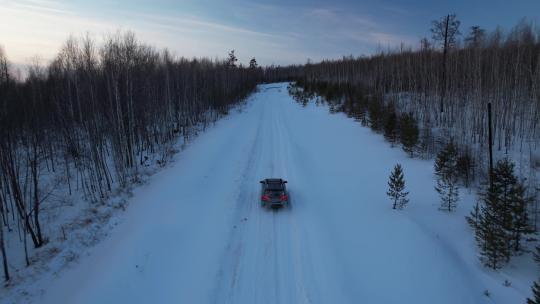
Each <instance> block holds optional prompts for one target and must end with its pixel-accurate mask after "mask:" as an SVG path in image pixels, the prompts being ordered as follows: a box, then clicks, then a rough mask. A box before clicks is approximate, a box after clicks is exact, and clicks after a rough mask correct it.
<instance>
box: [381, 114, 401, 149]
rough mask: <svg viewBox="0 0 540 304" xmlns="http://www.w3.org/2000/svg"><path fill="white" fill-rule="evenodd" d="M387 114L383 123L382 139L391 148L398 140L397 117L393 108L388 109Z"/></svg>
mask: <svg viewBox="0 0 540 304" xmlns="http://www.w3.org/2000/svg"><path fill="white" fill-rule="evenodd" d="M388 110H389V112H390V113H389V114H388V115H387V116H386V119H385V121H384V138H386V140H387V141H389V142H390V143H391V144H392V146H394V143H396V141H397V140H398V138H399V136H398V126H397V115H396V111H395V110H394V108H393V107H389V108H388Z"/></svg>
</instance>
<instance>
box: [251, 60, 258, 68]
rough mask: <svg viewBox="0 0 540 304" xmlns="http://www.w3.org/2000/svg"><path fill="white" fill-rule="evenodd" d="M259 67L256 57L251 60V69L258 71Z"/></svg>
mask: <svg viewBox="0 0 540 304" xmlns="http://www.w3.org/2000/svg"><path fill="white" fill-rule="evenodd" d="M257 67H258V65H257V60H256V59H255V57H253V58H251V60H250V61H249V68H250V69H256V68H257Z"/></svg>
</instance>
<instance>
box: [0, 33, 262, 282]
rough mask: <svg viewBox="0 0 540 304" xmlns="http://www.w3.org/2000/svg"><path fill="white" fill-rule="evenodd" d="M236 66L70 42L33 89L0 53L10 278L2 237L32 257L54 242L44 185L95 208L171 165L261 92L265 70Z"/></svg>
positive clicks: (132, 46) (109, 42) (2, 229)
mask: <svg viewBox="0 0 540 304" xmlns="http://www.w3.org/2000/svg"><path fill="white" fill-rule="evenodd" d="M231 60H232V61H231ZM253 60H255V59H253ZM235 62H236V57H235V55H234V51H233V52H231V54H229V58H228V59H226V60H223V61H220V60H210V59H205V58H200V59H186V58H180V57H176V56H174V55H172V54H171V53H170V52H169V51H167V50H156V49H154V48H153V47H151V46H149V45H146V44H144V43H141V42H139V41H137V39H136V38H135V35H134V34H133V33H130V32H127V33H117V34H115V35H110V36H109V37H108V38H106V39H105V40H104V42H103V43H100V45H99V46H98V44H97V43H96V42H95V41H94V40H93V39H91V38H89V37H88V36H86V37H82V38H80V39H76V38H70V39H69V40H67V42H66V43H65V44H64V46H63V47H62V49H61V50H60V52H59V53H58V55H57V56H56V58H55V59H54V60H53V61H52V62H51V63H50V64H49V65H48V66H46V67H42V66H39V65H33V66H32V67H31V68H30V70H29V73H28V77H27V79H26V80H24V81H15V78H14V77H13V76H12V75H11V74H10V71H9V62H8V58H7V57H6V55H5V54H4V53H3V52H2V51H1V50H0V138H1V140H0V249H1V253H2V256H3V262H4V264H3V265H4V267H3V268H4V271H5V273H4V276H5V278H6V279H9V273H8V269H7V262H6V260H7V257H6V251H5V248H4V236H5V233H7V232H10V231H14V233H18V234H19V235H20V236H21V237H20V239H21V241H24V242H25V248H26V242H27V240H28V244H29V246H34V247H40V246H42V245H43V244H44V243H45V242H46V241H47V234H46V231H47V227H43V224H42V223H41V218H40V211H41V209H42V204H43V203H44V202H46V200H47V199H48V196H49V194H50V192H51V189H50V188H49V186H50V185H46V186H45V185H44V182H43V177H44V176H50V175H58V176H62V183H63V184H67V185H68V191H69V193H70V194H71V193H83V194H84V197H85V198H86V200H88V201H90V202H100V201H103V200H104V199H106V198H107V197H109V196H110V194H111V192H112V191H113V190H114V189H115V188H119V187H120V188H122V187H127V186H129V185H130V184H132V183H135V182H137V181H138V180H139V177H140V173H141V171H142V170H143V168H144V167H145V166H148V165H150V164H151V163H154V164H156V163H157V164H161V165H162V164H164V163H165V162H166V161H167V158H168V157H169V156H170V155H171V153H172V149H173V145H174V143H175V142H177V140H178V139H179V138H183V139H184V140H188V139H189V138H190V137H192V136H194V135H195V134H196V132H197V130H198V129H200V128H205V127H206V126H207V125H208V124H210V123H212V122H214V121H215V120H216V119H218V118H219V117H220V116H222V115H225V114H227V112H228V110H229V109H230V107H231V106H232V105H234V104H235V103H238V102H239V101H241V100H243V99H244V98H245V97H246V96H247V95H248V94H250V93H251V92H252V91H253V90H254V89H255V87H256V85H257V83H258V82H260V81H261V79H262V77H263V70H262V69H261V68H258V67H257V66H256V65H255V64H256V63H255V61H254V62H253V64H252V66H251V68H243V67H238V66H237V65H236V64H235ZM21 254H23V253H21ZM25 254H26V251H25ZM26 258H27V259H26V260H27V263H30V260H29V259H28V256H26Z"/></svg>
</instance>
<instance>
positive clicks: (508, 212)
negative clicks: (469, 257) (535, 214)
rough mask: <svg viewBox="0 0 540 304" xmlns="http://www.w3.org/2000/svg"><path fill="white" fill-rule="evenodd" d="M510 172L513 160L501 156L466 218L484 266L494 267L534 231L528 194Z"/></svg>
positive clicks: (521, 246) (520, 248)
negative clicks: (475, 204)
mask: <svg viewBox="0 0 540 304" xmlns="http://www.w3.org/2000/svg"><path fill="white" fill-rule="evenodd" d="M525 190H526V189H525V186H524V185H523V182H522V181H520V180H519V179H518V177H517V176H516V173H515V172H514V163H513V162H512V161H510V160H509V159H508V158H504V159H501V160H499V161H498V162H497V164H496V166H495V168H494V169H493V174H492V181H491V183H490V185H489V186H488V187H487V189H485V190H483V191H482V193H481V194H480V200H481V203H480V204H479V205H478V206H477V207H476V208H474V209H473V211H472V212H471V214H470V215H469V216H468V217H467V220H468V221H469V224H471V226H472V227H473V229H474V231H475V237H476V240H477V242H478V246H479V249H480V259H481V261H482V262H483V263H484V265H486V266H488V267H490V268H493V269H498V268H501V267H503V266H504V265H506V264H507V263H508V262H509V261H510V257H511V256H512V255H516V254H521V253H522V252H523V250H524V249H525V246H524V243H525V241H526V236H527V235H530V234H531V233H533V232H534V227H532V226H531V225H530V222H529V218H528V217H529V213H528V211H527V204H529V203H530V201H531V200H532V197H530V196H528V195H527V193H526V191H525Z"/></svg>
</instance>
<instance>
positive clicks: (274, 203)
mask: <svg viewBox="0 0 540 304" xmlns="http://www.w3.org/2000/svg"><path fill="white" fill-rule="evenodd" d="M261 203H262V205H263V206H267V207H270V208H279V207H284V206H286V205H287V203H288V202H287V201H269V202H265V201H261Z"/></svg>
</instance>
